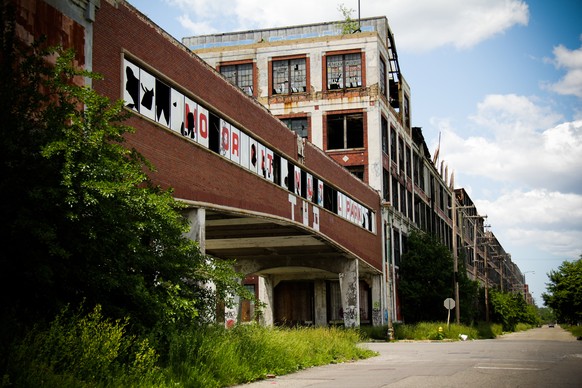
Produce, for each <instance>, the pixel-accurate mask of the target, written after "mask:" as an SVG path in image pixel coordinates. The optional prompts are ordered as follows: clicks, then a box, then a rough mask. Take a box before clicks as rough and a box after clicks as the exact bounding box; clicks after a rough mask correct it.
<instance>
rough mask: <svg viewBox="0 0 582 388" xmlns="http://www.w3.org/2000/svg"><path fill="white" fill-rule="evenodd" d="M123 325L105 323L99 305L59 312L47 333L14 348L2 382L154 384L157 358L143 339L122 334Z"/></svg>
mask: <svg viewBox="0 0 582 388" xmlns="http://www.w3.org/2000/svg"><path fill="white" fill-rule="evenodd" d="M127 323H128V322H127V320H123V321H119V320H118V321H111V320H107V319H105V318H104V317H103V316H102V314H101V307H100V306H96V307H95V308H94V309H93V311H91V312H90V313H88V314H86V315H82V313H81V309H79V311H77V312H76V313H73V314H72V315H71V314H69V312H68V311H67V310H64V311H63V312H61V314H59V315H58V316H57V317H56V318H55V320H54V321H53V322H52V323H51V324H50V325H49V327H48V328H47V329H45V330H41V329H38V328H37V329H35V330H33V331H32V332H30V333H29V334H28V335H27V336H26V338H25V339H24V340H23V341H22V342H20V343H19V344H17V345H16V346H15V349H14V353H13V354H12V357H11V359H10V361H9V364H8V371H7V373H6V375H5V377H4V379H5V380H9V381H10V382H11V383H13V384H14V385H16V386H40V385H48V386H63V387H67V386H72V387H79V386H81V387H82V386H95V385H97V386H98V385H108V384H109V383H111V382H113V381H117V382H118V383H120V382H123V381H127V382H129V381H133V382H141V383H144V384H146V385H147V384H149V383H153V382H155V381H156V380H157V378H158V376H159V370H158V369H157V368H156V362H157V358H158V357H157V354H156V352H155V351H154V349H153V348H151V347H150V345H149V343H148V341H147V340H141V341H140V340H137V339H136V338H135V337H133V336H129V335H127V334H126V333H125V328H126V326H127ZM134 385H135V384H134Z"/></svg>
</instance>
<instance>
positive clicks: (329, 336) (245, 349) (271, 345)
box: [167, 325, 374, 387]
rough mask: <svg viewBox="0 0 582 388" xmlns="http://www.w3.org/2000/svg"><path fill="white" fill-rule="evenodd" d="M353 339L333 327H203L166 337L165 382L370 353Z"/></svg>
mask: <svg viewBox="0 0 582 388" xmlns="http://www.w3.org/2000/svg"><path fill="white" fill-rule="evenodd" d="M359 341H361V338H360V336H359V334H358V332H356V331H353V330H344V329H338V328H294V329H287V328H267V327H261V326H258V325H244V326H237V327H235V328H234V329H232V330H225V329H223V328H221V327H215V326H211V327H206V328H204V329H202V330H197V331H193V332H191V333H189V334H188V335H184V334H182V335H179V336H176V337H175V338H173V339H172V341H171V346H170V362H169V365H168V369H169V372H170V373H169V374H168V375H169V376H170V378H169V379H168V380H167V382H168V383H169V385H171V383H174V384H175V383H178V382H179V383H181V384H185V385H188V386H204V387H222V386H228V385H234V384H238V383H244V382H249V381H254V380H258V379H264V378H266V377H267V376H268V375H282V374H287V373H291V372H295V371H297V370H300V369H304V368H307V367H311V366H316V365H324V364H329V363H335V362H342V361H347V360H358V359H362V358H367V357H370V356H372V355H374V353H373V352H371V351H369V350H367V349H362V348H360V347H358V346H356V345H357V343H358V342H359Z"/></svg>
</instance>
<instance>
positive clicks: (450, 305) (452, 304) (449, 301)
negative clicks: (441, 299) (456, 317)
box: [444, 298, 455, 330]
mask: <svg viewBox="0 0 582 388" xmlns="http://www.w3.org/2000/svg"><path fill="white" fill-rule="evenodd" d="M444 305H445V308H446V309H447V311H448V313H447V328H448V329H449V330H450V329H451V326H450V322H451V310H452V309H454V308H455V300H454V299H453V298H447V299H445V303H444Z"/></svg>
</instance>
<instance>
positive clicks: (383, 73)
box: [378, 55, 388, 98]
mask: <svg viewBox="0 0 582 388" xmlns="http://www.w3.org/2000/svg"><path fill="white" fill-rule="evenodd" d="M387 69H388V68H387V67H386V61H385V60H384V57H382V56H381V55H380V66H379V74H378V77H379V78H380V80H379V82H378V86H379V88H380V94H381V95H382V96H384V97H385V98H388V81H387V80H388V73H387Z"/></svg>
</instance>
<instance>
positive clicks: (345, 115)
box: [324, 109, 367, 151]
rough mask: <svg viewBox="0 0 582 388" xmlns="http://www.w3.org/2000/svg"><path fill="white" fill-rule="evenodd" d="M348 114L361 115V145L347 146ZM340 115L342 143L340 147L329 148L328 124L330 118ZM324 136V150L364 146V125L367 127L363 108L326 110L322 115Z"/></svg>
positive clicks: (352, 148)
mask: <svg viewBox="0 0 582 388" xmlns="http://www.w3.org/2000/svg"><path fill="white" fill-rule="evenodd" d="M349 116H360V117H361V126H362V136H361V145H359V146H356V147H348V144H349V143H348V138H349V137H350V136H349V132H350V131H349V128H348V127H349V126H348V117H349ZM338 117H341V118H342V121H343V122H342V131H343V132H342V143H343V147H342V148H335V147H334V148H330V138H331V137H330V130H331V126H330V120H332V119H334V118H338ZM324 125H325V127H324V136H325V139H324V141H325V150H326V151H346V150H354V149H362V148H365V146H366V127H367V122H366V115H365V114H364V111H363V110H359V109H358V110H349V111H336V112H334V111H331V112H327V113H326V114H325V115H324Z"/></svg>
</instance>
